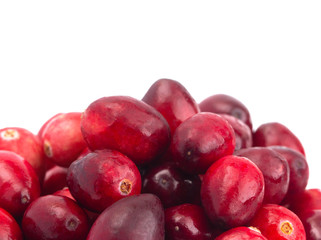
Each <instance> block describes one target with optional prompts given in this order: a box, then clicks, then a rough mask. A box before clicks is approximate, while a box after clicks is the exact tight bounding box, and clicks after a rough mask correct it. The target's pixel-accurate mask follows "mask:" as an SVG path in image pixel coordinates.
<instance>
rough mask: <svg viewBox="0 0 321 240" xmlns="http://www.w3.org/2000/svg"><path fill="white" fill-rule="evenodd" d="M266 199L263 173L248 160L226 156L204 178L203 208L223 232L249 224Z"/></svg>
mask: <svg viewBox="0 0 321 240" xmlns="http://www.w3.org/2000/svg"><path fill="white" fill-rule="evenodd" d="M263 197H264V178H263V174H262V172H261V171H260V169H258V167H257V166H256V165H255V164H254V163H252V162H251V161H250V160H249V159H247V158H244V157H239V156H233V155H230V156H226V157H223V158H221V159H220V160H218V161H217V162H215V163H214V164H213V165H212V166H211V167H210V168H209V169H208V170H207V171H206V173H205V175H204V177H203V181H202V186H201V198H202V203H203V207H204V209H205V212H206V214H207V215H208V217H209V218H210V219H211V221H212V222H213V223H214V224H217V225H218V226H220V227H221V228H223V229H226V228H233V227H238V226H241V225H245V224H246V223H248V222H249V221H250V220H251V218H252V217H254V215H255V213H256V212H257V210H258V209H259V208H260V207H261V205H262V202H263Z"/></svg>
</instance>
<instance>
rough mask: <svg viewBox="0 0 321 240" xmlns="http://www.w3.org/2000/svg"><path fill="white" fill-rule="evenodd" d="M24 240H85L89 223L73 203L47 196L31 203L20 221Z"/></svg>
mask: <svg viewBox="0 0 321 240" xmlns="http://www.w3.org/2000/svg"><path fill="white" fill-rule="evenodd" d="M21 225H22V230H23V233H24V236H25V238H26V240H55V239H57V240H58V239H59V240H73V239H75V240H76V239H77V240H78V239H79V240H81V239H86V236H87V233H88V232H89V223H88V220H87V216H86V214H85V212H84V211H83V210H82V209H81V208H80V207H79V206H78V205H77V204H76V202H75V201H73V200H71V199H69V198H67V197H62V196H54V195H47V196H43V197H40V198H38V199H36V200H35V201H33V202H32V203H31V204H30V206H29V207H28V208H27V210H26V212H25V214H24V216H23V219H22V224H21Z"/></svg>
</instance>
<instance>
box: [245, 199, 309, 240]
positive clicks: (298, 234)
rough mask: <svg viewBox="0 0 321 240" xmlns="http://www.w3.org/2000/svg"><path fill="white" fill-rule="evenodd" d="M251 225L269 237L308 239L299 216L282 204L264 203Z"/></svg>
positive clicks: (277, 239) (279, 239) (293, 239)
mask: <svg viewBox="0 0 321 240" xmlns="http://www.w3.org/2000/svg"><path fill="white" fill-rule="evenodd" d="M250 225H251V226H253V227H256V228H258V229H259V230H260V231H261V233H262V234H263V235H264V236H265V237H266V238H267V239H273V240H281V239H282V240H284V239H286V240H305V239H306V237H305V230H304V227H303V225H302V222H301V221H300V219H299V218H298V216H297V215H295V214H294V213H293V212H291V211H290V210H288V209H287V208H285V207H283V206H280V205H276V204H265V205H263V206H262V208H261V209H260V210H259V211H258V213H257V214H256V215H255V217H254V218H253V219H252V221H251V223H250Z"/></svg>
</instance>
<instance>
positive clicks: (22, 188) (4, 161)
mask: <svg viewBox="0 0 321 240" xmlns="http://www.w3.org/2000/svg"><path fill="white" fill-rule="evenodd" d="M0 169H1V171H0V207H1V208H3V209H5V210H6V211H8V212H9V213H10V214H11V215H12V216H13V217H15V218H16V219H19V218H20V217H21V216H22V215H23V213H24V211H25V210H26V208H27V207H28V205H29V204H30V203H31V202H32V201H33V200H35V199H36V198H38V197H39V195H40V184H39V180H38V177H37V175H36V173H35V171H34V169H33V168H32V167H31V165H30V164H29V162H27V161H26V160H24V158H22V157H21V156H20V155H18V154H16V153H14V152H9V151H5V150H0Z"/></svg>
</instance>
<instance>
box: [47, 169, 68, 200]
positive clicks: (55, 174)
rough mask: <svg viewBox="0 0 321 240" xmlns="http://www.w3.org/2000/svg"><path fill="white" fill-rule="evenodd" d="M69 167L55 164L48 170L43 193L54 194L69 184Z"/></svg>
mask: <svg viewBox="0 0 321 240" xmlns="http://www.w3.org/2000/svg"><path fill="white" fill-rule="evenodd" d="M67 172H68V168H64V167H60V166H54V167H53V168H51V169H49V170H48V171H47V172H46V175H45V178H44V181H43V185H42V195H47V194H53V193H54V192H56V191H58V190H60V189H63V188H64V187H66V186H67V180H66V177H67Z"/></svg>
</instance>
